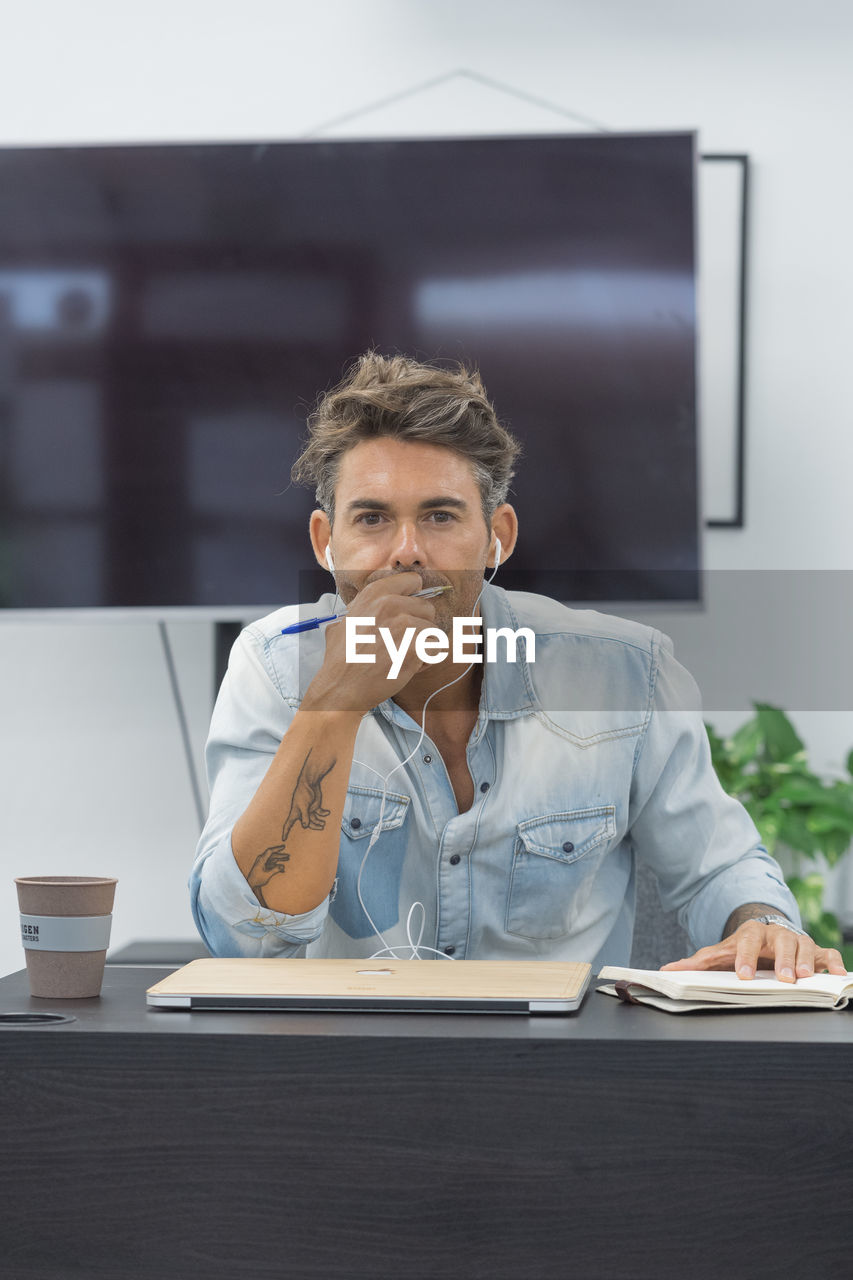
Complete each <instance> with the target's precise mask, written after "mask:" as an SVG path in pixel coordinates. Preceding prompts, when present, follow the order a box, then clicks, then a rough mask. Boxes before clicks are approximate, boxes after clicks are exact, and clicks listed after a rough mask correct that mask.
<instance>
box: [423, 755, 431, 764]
mask: <svg viewBox="0 0 853 1280" xmlns="http://www.w3.org/2000/svg"><path fill="white" fill-rule="evenodd" d="M424 764H432V756H424Z"/></svg>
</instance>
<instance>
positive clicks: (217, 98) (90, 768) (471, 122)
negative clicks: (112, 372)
mask: <svg viewBox="0 0 853 1280" xmlns="http://www.w3.org/2000/svg"><path fill="white" fill-rule="evenodd" d="M0 18H2V30H3V58H2V72H3V73H2V76H0V144H8V143H22V144H26V143H57V142H107V141H158V140H175V141H177V140H191V139H234V140H237V139H256V138H271V139H275V138H288V137H295V136H301V135H304V134H306V133H309V132H312V131H316V130H317V127H318V126H320V125H322V124H323V122H324V121H329V120H334V119H337V118H339V117H341V116H346V115H348V114H349V113H352V112H355V111H357V110H358V109H359V108H361V107H363V106H365V105H367V104H370V103H375V102H377V101H380V100H382V99H388V98H392V97H394V96H395V95H400V94H403V93H404V92H405V91H406V90H408V89H410V88H412V87H414V86H416V85H418V84H420V83H423V82H428V81H430V80H434V79H436V78H439V77H442V76H445V75H446V74H447V73H449V72H452V71H454V70H457V69H460V68H467V69H470V70H472V71H475V72H477V73H479V74H480V75H481V76H485V77H491V78H493V79H495V80H498V81H502V82H505V83H508V84H510V85H512V86H514V87H515V88H517V89H518V90H521V91H523V92H525V93H527V94H530V95H534V96H538V97H540V98H543V99H548V100H550V101H552V102H554V103H557V104H561V105H562V106H564V107H565V108H567V109H569V110H574V111H575V112H576V113H579V114H580V115H582V116H586V117H590V118H591V119H593V120H595V121H598V122H600V123H601V124H603V125H605V126H607V127H609V128H612V129H624V130H644V129H669V128H674V129H682V128H685V127H695V128H698V129H699V130H700V144H701V147H702V149H703V150H705V151H746V152H748V153H749V154H750V156H751V157H752V161H753V166H754V169H753V175H754V187H753V217H752V246H751V249H752V259H751V275H750V317H749V396H748V423H749V456H748V492H747V516H748V523H747V527H746V529H744V530H743V531H739V532H731V531H722V530H721V531H712V532H710V533H709V534H708V537H707V543H706V563H707V565H708V567H710V568H712V569H720V570H728V569H734V568H749V569H760V570H766V571H768V572H770V571H779V570H786V569H788V570H789V569H802V570H817V569H836V570H850V569H851V568H853V565H851V558H853V503H851V502H850V499H849V477H850V476H851V474H853V433H851V431H850V424H851V422H853V388H851V379H850V377H849V363H850V361H849V354H848V346H849V337H850V323H849V318H848V311H849V301H848V300H849V298H850V297H851V296H853V254H851V251H850V237H849V228H848V223H849V209H850V207H851V204H853V177H851V170H850V165H849V162H848V157H847V142H846V139H847V126H848V124H849V122H850V120H851V118H853V85H852V84H851V77H850V74H849V68H850V65H851V54H853V6H850V5H849V4H847V3H846V0H809V3H806V2H805V0H690V3H689V4H686V3H684V0H554V2H551V0H527V2H526V3H524V4H520V3H517V2H513V3H508V2H507V0H467V2H466V0H461V2H460V0H314V3H313V4H311V5H310V6H309V5H306V4H304V3H302V2H301V0H300V2H299V3H293V2H291V0H242V2H241V3H240V4H239V5H238V4H233V3H225V2H224V0H147V3H146V4H144V5H142V4H115V3H114V2H113V0H75V3H73V4H68V3H66V0H29V3H28V4H27V5H26V6H24V5H20V4H19V3H17V2H15V3H11V2H10V0H0ZM571 127H573V126H572V124H571V122H570V121H569V120H567V119H563V118H561V117H560V116H559V115H556V114H554V113H552V112H549V111H547V110H546V109H545V108H544V107H540V106H536V105H535V104H533V103H531V102H524V101H521V100H519V99H518V98H517V97H513V96H510V95H508V94H505V93H502V92H500V91H499V90H497V89H495V88H489V87H486V86H484V85H483V84H481V83H475V82H473V81H472V80H470V79H462V78H456V79H455V80H450V81H445V82H444V83H441V84H438V85H434V86H433V87H431V88H428V89H426V90H424V91H423V92H421V93H419V94H417V95H415V96H409V97H403V98H402V99H399V100H398V101H396V102H392V103H389V104H388V105H386V106H384V107H382V108H380V109H378V110H376V111H374V112H372V113H371V114H368V115H363V116H360V117H358V118H357V119H353V120H349V121H346V122H344V123H340V124H338V125H337V126H336V127H335V128H334V129H331V130H326V133H327V134H328V136H333V135H338V136H357V135H360V136H369V135H370V134H385V135H387V134H390V133H400V134H405V133H408V132H411V133H413V134H422V133H425V132H432V133H454V132H457V133H473V132H505V131H513V132H516V131H518V132H525V131H538V132H541V131H552V130H556V131H559V130H561V129H563V128H571ZM721 581H724V579H721ZM837 581H838V584H839V590H841V589H843V587H842V584H843V582H844V579H843V577H842V576H841V575H839V576H838V579H837ZM792 614H793V616H791V617H790V618H789V619H786V622H787V624H788V627H789V628H796V627H797V625H798V622H799V618H798V614H799V611H798V610H796V609H795V610H792ZM656 621H658V622H659V624H660V625H663V626H664V627H665V628H666V629H668V630H669V631H670V632H671V633H672V634H673V635H674V636H675V637H676V641H677V643H678V645H679V647H680V651H681V653H682V654H683V655H684V657H685V660H686V661H687V663H688V665H693V666H694V670H696V674H697V675H698V676H699V678H700V683H701V679H702V667H703V662H704V659H703V653H704V654H705V655H706V657H707V653H708V648H709V645H708V643H707V636H708V635H709V634H710V633H709V632H705V633H704V634H705V640H704V641H703V633H702V627H701V618H700V619H697V618H695V617H694V618H692V619H691V618H684V617H680V616H679V615H676V614H672V615H670V614H664V615H661V614H658V615H657V617H656ZM734 626H735V624H734V623H733V624H732V629H733V628H734ZM170 633H171V635H172V638H173V642H174V644H175V647H176V656H177V661H178V666H179V672H180V677H181V681H182V687H183V691H184V695H185V697H186V699H187V702H188V705H189V709H190V714H191V717H192V723H193V732H194V737H195V740H196V744H197V749H198V752H199V754H200V744H201V742H202V740H203V737H204V730H205V724H206V719H207V714H208V689H209V684H210V668H211V655H210V643H211V641H210V629H209V627H208V626H206V625H205V624H202V623H180V624H173V625H172V627H171V628H170ZM843 642H844V637H843V636H837V637H831V643H830V652H829V656H828V657H826V656H825V657H824V659H822V660H823V661H824V662H825V663H826V662H828V663H829V665H830V666H831V665H832V664H833V663H838V664H839V670H841V664H842V663H844V657H845V655H844V643H843ZM711 647H712V646H711ZM806 660H808V653H807V657H806ZM697 668H698V669H697ZM755 671H756V679H757V681H758V683H760V682H761V681H760V677H761V664H760V662H759V663H758V665H757V666H756V667H755ZM747 687H748V686H747ZM776 694H777V695H778V697H779V699H780V700H781V701H782V702H783V703H784V704H785V705H787V706H789V707H790V706H791V705H792V703H791V700H790V698H788V697H786V690H785V687H784V678H782V687H779V680H778V679H777V688H776ZM749 696H750V694H749V693H748V692H747V693H745V695H744V701H743V703H742V704H741V705H740V706H735V707H726V708H721V711H720V714H718V715H716V716H715V717H714V718H715V719H716V721H717V723H718V724H719V726H720V727H729V726H730V725H731V724H732V723H735V722H737V721H738V720H739V719H740V718H742V716H743V715H745V714H746V711H747V709H748V706H747V700H748V697H749ZM754 696H757V697H762V696H767V695H766V694H765V693H763V692H762V690H761V689H760V688H758V687H756V688H755V694H754ZM845 701H846V702H847V703H848V705H846V706H844V705H843V702H845ZM794 710H795V718H796V720H797V723H798V725H799V726H800V728H801V730H802V731H803V733H804V735H805V736H806V738H807V740H808V743H809V745H810V747H811V749H812V751H813V754H814V760H815V763H816V765H817V766H818V767H820V768H826V769H838V768H839V767H840V764H841V761H842V759H843V757H844V755H846V751H847V750H848V749H849V747H850V745H853V712H851V706H850V699H849V698H843V699H842V700H841V703H839V705H838V707H837V708H835V709H834V710H828V709H827V708H826V706H825V705H824V702H821V704H820V705H819V706H815V705H814V704H813V703H809V702H808V701H807V700H806V699H805V696H804V705H803V707H802V714H799V713H798V712H797V708H796V707H794ZM0 711H1V712H2V734H0V779H2V782H0V789H1V791H2V794H0V848H2V851H3V855H2V868H3V873H4V874H3V877H0V972H5V971H8V970H11V969H13V968H17V967H19V966H20V964H21V955H20V951H19V949H18V946H17V942H16V920H15V912H16V904H15V897H14V891H13V889H12V886H11V880H12V877H13V876H14V875H17V874H22V873H24V874H26V873H29V874H34V873H35V874H37V873H41V872H45V871H47V870H54V871H57V872H65V873H71V872H81V871H82V872H92V873H113V874H116V875H118V877H119V880H120V885H119V890H118V895H117V899H116V915H115V924H114V935H113V938H114V942H116V943H118V944H119V945H121V944H122V943H124V942H127V941H129V940H131V939H133V938H140V937H169V936H172V937H182V936H185V937H189V936H191V934H192V922H191V919H190V916H189V911H188V908H187V906H186V895H185V889H184V884H185V879H186V874H187V870H188V867H189V864H190V862H191V859H192V851H193V846H194V842H195V818H194V810H193V804H192V799H191V795H190V791H189V787H188V784H187V782H186V778H185V773H184V766H183V760H182V757H181V749H180V739H179V736H178V730H177V722H176V718H175V713H174V709H173V706H172V703H171V700H170V695H169V689H168V682H167V677H166V670H165V666H164V664H163V660H162V653H161V649H160V641H159V636H158V634H157V630H156V626H155V625H154V624H153V623H134V624H120V625H119V624H116V625H108V624H80V625H65V624H63V625H57V624H49V625H48V624H36V623H28V624H23V623H20V624H8V625H5V626H2V627H0ZM3 879H5V882H6V883H5V887H4V886H3V884H2V880H3ZM842 891H843V892H842ZM838 894H839V895H840V896H839V898H838V901H839V904H840V905H841V906H842V907H844V910H845V911H846V912H848V914H850V915H853V906H851V908H850V909H849V910H848V907H847V905H846V904H847V902H848V901H851V902H853V886H847V887H846V888H845V886H844V885H842V886H841V887H840V888H839V889H838Z"/></svg>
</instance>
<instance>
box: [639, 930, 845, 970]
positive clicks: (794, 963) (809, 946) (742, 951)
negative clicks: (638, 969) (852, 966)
mask: <svg viewBox="0 0 853 1280" xmlns="http://www.w3.org/2000/svg"><path fill="white" fill-rule="evenodd" d="M761 960H763V961H764V966H762V967H767V968H769V964H770V962H772V965H773V970H774V975H775V977H776V978H777V979H778V980H779V981H780V982H796V981H797V978H810V977H811V976H812V974H814V973H824V972H826V971H827V970H828V971H829V973H833V974H837V975H838V976H839V977H843V976H845V975H846V973H847V967H846V965H845V964H844V960H843V958H842V956H841V953H840V952H839V951H836V950H835V949H834V948H832V947H818V946H816V944H815V943H814V941H813V940H812V939H811V938H809V937H807V936H806V935H805V934H796V933H793V932H792V931H791V930H790V929H782V928H780V927H778V926H776V925H768V926H765V925H762V924H760V923H759V922H758V921H757V920H755V921H753V920H747V921H745V922H744V924H742V925H741V926H740V928H738V929H737V930H736V931H735V932H734V933H733V934H732V935H731V936H730V937H729V938H724V939H723V941H722V942H720V943H718V944H717V945H716V946H713V947H701V948H700V949H699V950H698V951H694V953H693V955H692V956H685V957H684V958H683V959H682V960H671V961H670V962H669V964H662V965H661V969H734V971H735V973H736V974H737V975H738V977H739V978H743V979H744V981H748V980H749V979H752V978H754V977H755V975H756V971H757V969H758V967H759V961H761ZM768 976H769V975H768Z"/></svg>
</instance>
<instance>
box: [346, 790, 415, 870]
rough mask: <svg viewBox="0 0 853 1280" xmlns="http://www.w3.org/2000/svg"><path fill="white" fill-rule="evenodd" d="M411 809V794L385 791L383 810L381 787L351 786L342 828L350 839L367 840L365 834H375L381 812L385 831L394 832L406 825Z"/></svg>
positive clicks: (348, 791)
mask: <svg viewBox="0 0 853 1280" xmlns="http://www.w3.org/2000/svg"><path fill="white" fill-rule="evenodd" d="M408 808H409V797H408V796H401V795H398V794H397V793H396V792H395V791H389V792H387V793H386V796H385V810H384V812H382V789H381V787H349V788H348V789H347V798H346V803H345V805H344V816H343V818H342V819H341V830H342V831H343V833H344V835H345V836H349V838H350V840H364V838H365V837H366V836H372V835H373V833H374V831H375V830H376V827H377V825H378V823H379V815H380V813H382V830H383V831H393V830H395V829H396V828H397V827H401V826H402V825H403V822H404V820H405V817H406V813H407V811H408ZM363 854H364V850H363V849H362V855H363Z"/></svg>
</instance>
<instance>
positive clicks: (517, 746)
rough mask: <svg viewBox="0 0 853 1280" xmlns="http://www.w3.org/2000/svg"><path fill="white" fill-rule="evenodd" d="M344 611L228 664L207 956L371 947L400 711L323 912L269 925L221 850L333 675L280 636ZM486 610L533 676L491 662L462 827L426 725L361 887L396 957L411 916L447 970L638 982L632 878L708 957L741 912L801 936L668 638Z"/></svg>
mask: <svg viewBox="0 0 853 1280" xmlns="http://www.w3.org/2000/svg"><path fill="white" fill-rule="evenodd" d="M334 607H335V598H334V597H333V596H331V595H327V596H323V597H322V598H321V599H320V600H319V601H318V602H317V603H315V604H312V605H308V606H302V607H297V606H292V607H289V608H285V609H280V610H278V611H277V612H275V613H273V614H270V615H269V616H268V617H266V618H263V619H261V621H259V622H256V623H254V624H253V625H252V626H250V627H247V628H246V630H245V631H243V633H242V634H241V636H240V637H239V639H238V640H237V642H236V644H235V646H234V649H233V651H232V654H231V659H230V663H229V668H228V673H227V675H226V677H225V680H224V682H223V685H222V689H221V691H220V694H219V698H218V700H217V703H216V708H215V710H214V714H213V720H212V723H211V729H210V737H209V740H208V744H207V765H208V777H209V782H210V788H211V804H210V816H209V819H208V822H207V825H206V826H205V829H204V831H203V833H202V836H201V840H200V842H199V846H198V852H197V856H196V861H195V864H194V866H193V869H192V873H191V876H190V890H191V896H192V908H193V914H194V916H195V920H196V923H197V925H198V928H199V932H200V933H201V936H202V937H203V938H204V940H205V942H206V943H207V946H208V947H209V948H210V950H211V952H212V953H213V954H214V955H220V956H226V955H232V956H234V955H237V956H273V955H282V956H290V955H303V954H307V955H309V956H369V955H372V954H374V953H375V952H376V951H378V950H379V949H380V948H381V945H382V944H381V942H380V941H379V939H378V938H377V936H376V935H375V933H374V932H373V930H372V928H371V926H370V924H369V922H368V920H367V917H366V915H365V913H364V910H363V909H362V907H361V905H360V903H359V901H358V897H357V893H356V878H357V876H358V872H359V867H360V865H361V862H362V859H363V857H364V852H365V850H366V848H367V842H368V841H369V839H370V836H371V834H372V833H373V831H374V828H375V827H376V824H377V822H378V820H379V811H380V802H381V797H382V789H383V788H382V777H384V776H385V775H386V774H388V773H389V772H390V771H391V769H392V768H394V766H395V765H397V764H399V763H400V762H401V761H402V760H404V759H405V757H406V756H407V755H409V753H410V752H411V751H412V749H413V747H414V746H415V744H416V743H417V741H418V737H419V732H420V730H419V727H418V726H417V725H416V724H415V722H414V721H413V720H412V719H411V718H410V717H409V716H408V715H407V714H406V713H405V712H404V711H403V710H401V708H400V707H398V706H397V705H396V703H395V702H393V701H392V700H388V701H386V702H383V703H381V704H380V705H379V706H378V707H375V708H374V709H373V711H371V712H370V713H369V714H368V715H366V716H365V717H364V718H363V720H362V723H361V726H360V728H359V731H358V736H357V739H356V746H355V760H356V763H354V764H353V766H352V772H351V774H350V780H349V789H348V794H347V800H346V805H345V811H344V817H343V821H342V824H341V843H340V858H339V862H338V869H337V879H336V881H335V884H334V886H333V888H332V892H331V893H330V895H329V897H328V899H327V900H325V901H323V902H321V903H320V904H319V905H318V906H317V907H316V908H314V910H312V911H309V912H306V913H305V914H302V915H284V914H282V913H280V912H275V911H271V910H269V909H267V908H264V907H261V906H260V904H259V903H258V900H257V899H256V898H255V896H254V894H253V893H252V891H251V890H250V888H249V886H248V884H247V882H246V880H245V878H244V877H243V875H242V873H241V872H240V870H239V868H238V866H237V863H236V862H235V860H234V856H233V853H232V851H231V830H232V827H233V825H234V823H235V821H236V820H237V818H238V817H239V816H240V815H241V814H242V812H243V811H244V810H245V808H246V806H247V805H248V803H249V801H250V800H251V798H252V796H253V795H254V793H255V790H256V789H257V787H258V785H259V784H260V782H261V779H262V778H263V776H264V774H265V773H266V770H267V768H268V767H269V764H270V761H271V759H272V757H273V755H274V754H275V752H276V750H277V748H278V746H279V743H280V741H281V739H282V737H283V735H284V734H285V732H286V731H287V728H288V725H289V724H290V722H291V720H292V718H293V715H294V713H295V711H296V709H297V708H298V707H299V704H300V701H301V699H302V696H303V694H304V691H305V689H306V688H307V686H308V684H309V683H310V681H311V679H312V677H313V675H314V674H315V672H316V671H317V670H318V668H319V665H320V663H321V661H322V657H323V650H324V639H323V633H322V631H320V632H318V631H313V632H307V633H303V634H302V635H299V636H282V635H281V628H282V627H285V626H287V625H289V624H290V623H292V622H294V621H296V620H297V619H298V618H300V617H302V618H305V617H310V616H312V615H314V614H328V613H331V612H333V610H334ZM481 611H482V614H483V622H484V626H486V627H510V628H512V629H513V630H517V629H518V628H519V627H529V628H531V629H532V630H533V631H534V632H535V635H536V651H535V660H534V661H532V662H531V661H528V660H527V658H526V657H525V655H524V646H523V644H522V645H520V646H519V651H518V656H517V659H516V661H515V662H509V661H506V660H501V661H498V662H495V663H486V664H484V668H483V673H484V678H483V685H482V691H481V697H480V709H479V716H478V719H477V723H476V725H475V727H474V729H473V731H472V733H471V737H470V740H469V743H468V748H467V757H468V767H469V769H470V772H471V777H472V779H473V782H474V803H473V804H472V805H471V808H470V809H468V810H467V811H466V812H465V813H459V811H458V809H457V805H456V799H455V796H454V793H453V788H452V787H451V784H450V779H449V777H448V774H447V771H446V769H445V767H444V764H443V762H442V759H441V756H440V755H439V752H438V751H437V749H436V747H435V745H434V744H433V742H432V741H431V739H430V736H429V709H427V723H426V728H427V733H426V735H425V737H424V739H423V741H422V743H421V745H420V748H419V750H418V751H417V753H416V754H415V756H414V757H413V759H412V760H410V761H409V763H408V764H406V765H405V766H404V767H403V768H401V769H398V770H397V771H396V772H395V773H393V774H392V775H391V777H390V779H389V780H388V793H387V797H386V803H385V813H384V817H383V821H382V832H381V834H380V835H379V837H378V839H377V842H376V844H375V846H374V847H373V849H372V850H371V852H370V856H369V857H368V859H367V862H366V864H365V867H364V871H363V874H362V882H361V889H362V897H363V899H364V903H365V905H366V906H367V909H368V911H369V912H370V914H371V916H372V917H373V920H374V922H375V924H376V925H377V927H378V928H379V929H380V930H381V931H382V934H383V936H384V937H385V940H386V941H387V942H388V943H389V944H390V945H392V946H399V947H405V946H406V944H407V931H406V919H407V915H408V913H409V909H410V907H411V905H412V904H413V903H415V902H420V903H422V904H423V908H424V912H425V926H426V927H425V930H424V933H423V943H424V944H425V945H427V946H431V947H435V948H436V949H438V950H439V951H441V952H444V953H446V954H448V955H452V956H454V957H455V958H456V959H470V960H509V959H520V960H525V959H528V960H536V959H543V960H590V961H593V963H594V966H595V969H594V971H596V972H597V969H598V967H599V966H600V965H602V964H616V965H626V964H628V962H629V957H630V952H631V941H632V936H633V927H634V906H635V896H636V869H637V865H638V862H639V861H640V860H643V861H644V862H646V863H647V864H648V866H650V867H651V868H652V870H653V871H654V872H655V874H656V875H657V877H658V879H659V881H660V887H661V893H662V897H663V905H664V907H665V908H666V909H667V910H676V909H677V910H678V913H679V919H680V921H681V924H682V926H683V927H684V928H685V929H686V930H687V932H688V933H689V934H690V937H691V939H692V941H693V944H694V946H696V947H699V946H706V945H709V944H711V943H714V942H717V941H719V939H720V938H721V937H722V934H723V929H724V926H725V924H726V921H727V919H728V917H729V915H730V914H731V912H732V911H734V910H735V908H736V907H739V906H742V905H743V904H744V903H747V902H763V903H768V904H769V905H770V906H771V907H774V908H776V909H778V910H780V911H782V912H784V914H785V915H787V916H788V917H789V918H790V919H792V920H793V921H794V922H795V923H797V924H799V915H798V912H797V907H796V903H795V901H794V899H793V897H792V895H791V893H790V892H789V890H788V888H787V887H786V885H785V883H784V880H783V877H782V873H781V871H780V869H779V866H778V865H777V863H776V862H775V861H774V860H773V859H772V858H771V857H770V856H769V855H768V854H767V852H766V850H765V849H764V848H763V847H762V845H761V843H760V838H759V835H758V832H757V830H756V828H755V826H754V824H753V822H752V820H751V819H750V818H749V816H748V814H747V813H746V811H745V810H744V809H743V807H742V806H741V805H740V804H739V803H738V802H737V801H735V800H733V799H732V798H731V797H729V796H727V795H726V794H725V793H724V792H723V790H722V789H721V787H720V785H719V783H718V781H717V777H716V774H715V773H714V770H713V768H712V765H711V759H710V752H709V747H708V741H707V736H706V734H705V730H704V726H703V723H702V716H701V706H700V700H699V693H698V689H697V687H696V684H695V682H694V681H693V679H692V677H691V676H690V675H689V674H688V673H687V671H685V669H684V668H683V667H682V666H681V665H680V664H679V663H678V662H676V660H675V658H674V657H673V654H672V643H671V641H670V640H669V639H668V637H666V636H664V635H662V634H661V633H660V632H659V631H655V630H653V629H651V628H649V627H645V626H642V625H640V624H639V623H634V622H630V621H627V620H625V619H621V618H614V617H610V616H607V615H604V614H601V613H597V612H595V611H592V610H575V609H569V608H566V607H565V606H563V605H560V604H558V603H556V602H555V601H553V600H549V599H546V598H544V597H542V596H535V595H528V594H525V593H521V592H505V591H502V590H501V589H500V588H498V587H494V586H486V587H485V589H484V591H483V596H482V599H481ZM500 653H501V654H503V653H504V647H503V645H502V644H501V645H500ZM365 766H370V767H369V768H367V767H365ZM373 771H375V772H373ZM377 774H378V775H380V776H377ZM416 932H417V931H416ZM400 954H401V955H402V954H406V953H405V951H401V953H400ZM677 958H678V957H676V956H673V957H672V959H677Z"/></svg>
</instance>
